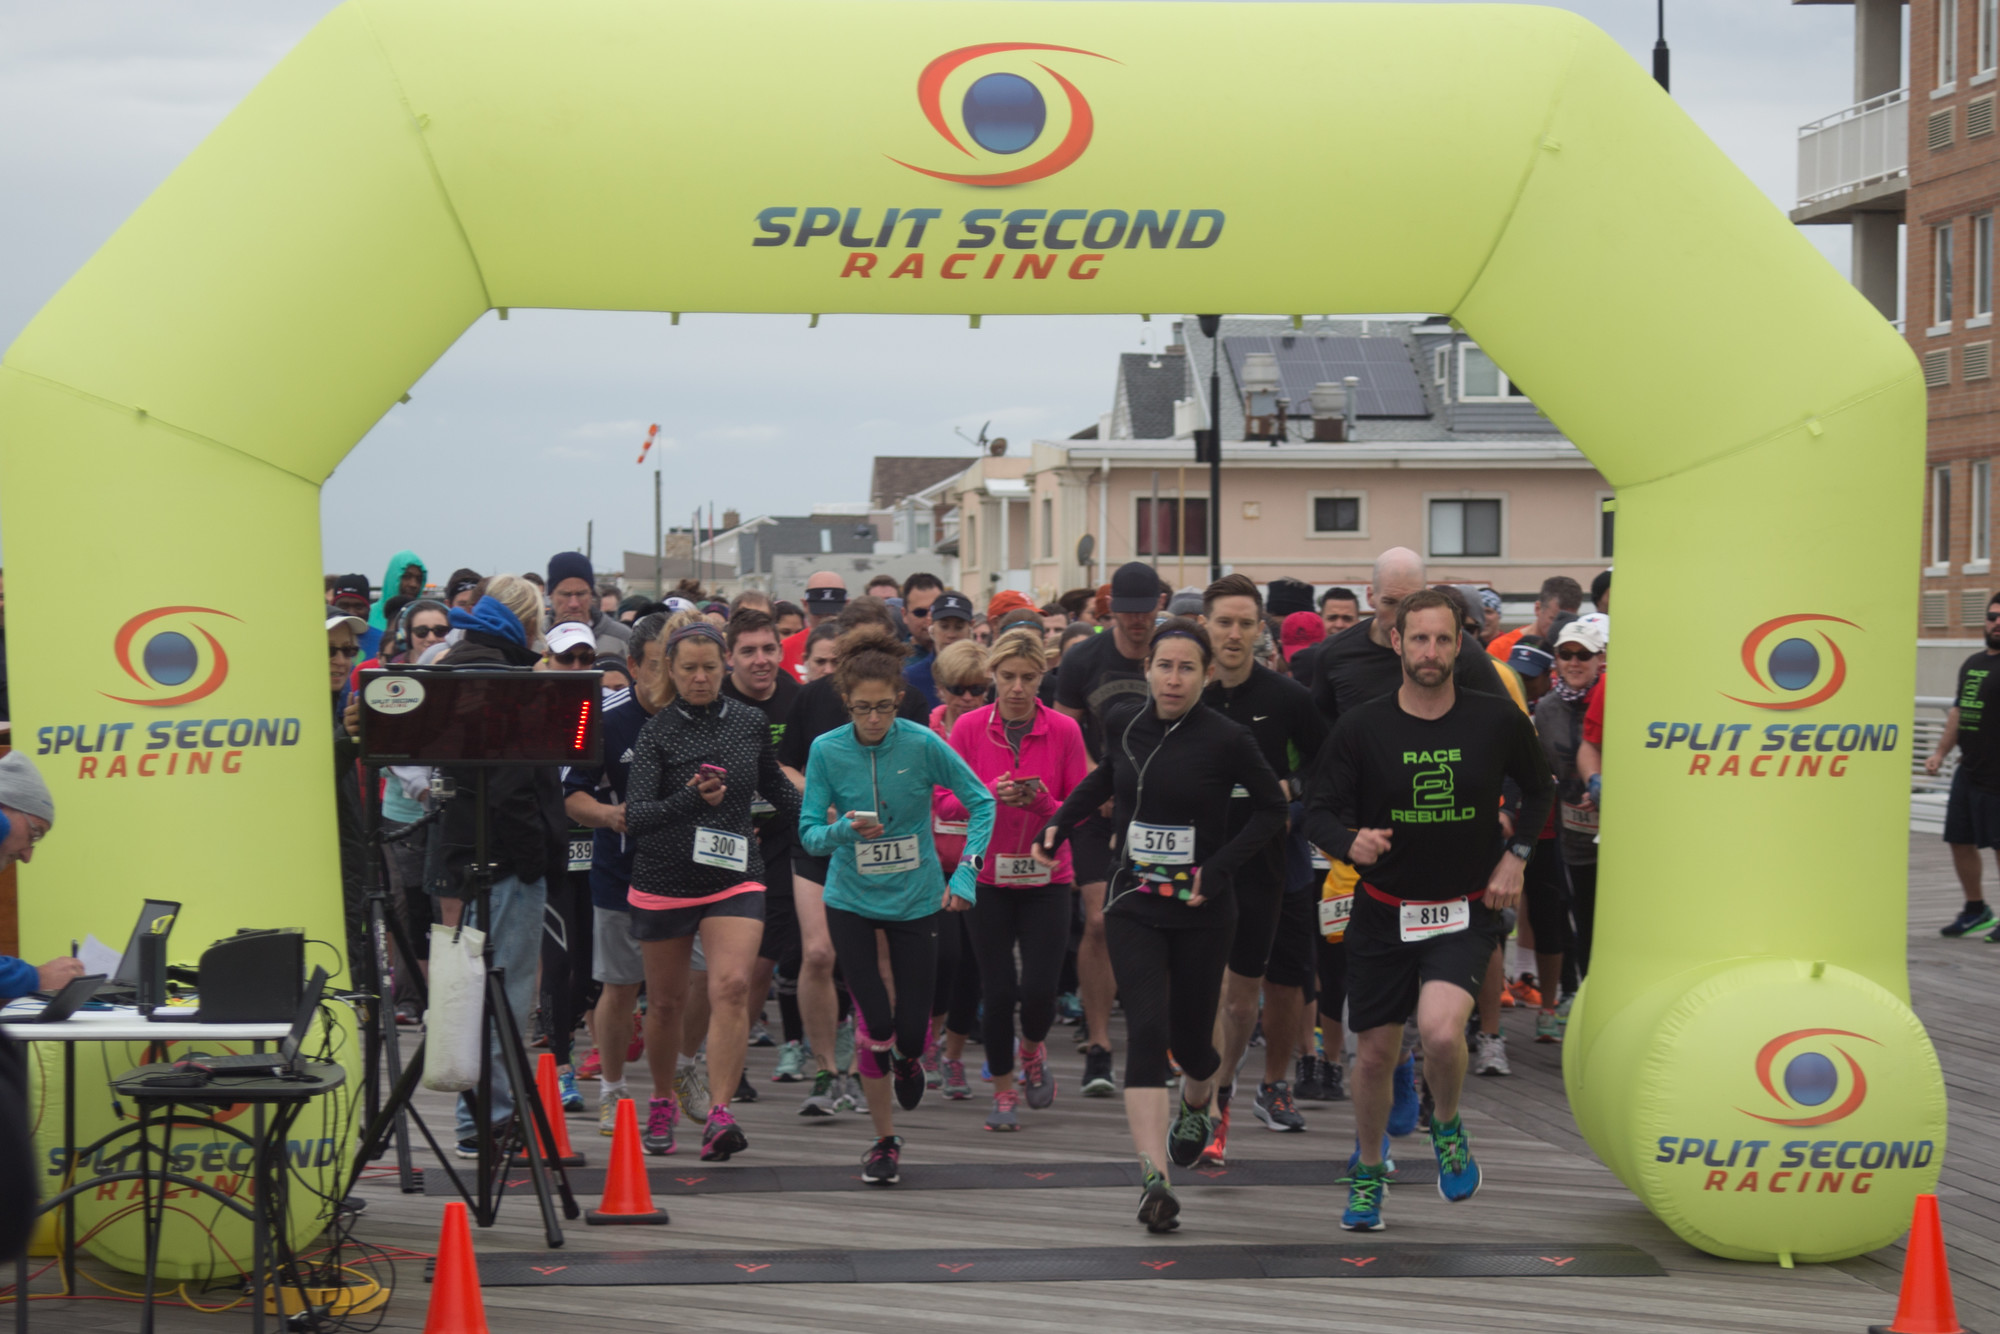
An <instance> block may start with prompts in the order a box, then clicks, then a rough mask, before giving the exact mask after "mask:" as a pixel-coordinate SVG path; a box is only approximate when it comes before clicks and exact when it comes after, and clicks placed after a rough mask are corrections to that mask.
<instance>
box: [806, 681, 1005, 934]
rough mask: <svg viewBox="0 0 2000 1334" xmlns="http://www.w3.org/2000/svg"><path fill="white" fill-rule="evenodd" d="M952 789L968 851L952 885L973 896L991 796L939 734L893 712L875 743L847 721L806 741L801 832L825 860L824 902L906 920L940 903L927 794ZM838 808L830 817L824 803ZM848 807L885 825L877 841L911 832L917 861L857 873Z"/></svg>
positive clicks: (939, 870)
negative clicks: (960, 806)
mask: <svg viewBox="0 0 2000 1334" xmlns="http://www.w3.org/2000/svg"><path fill="white" fill-rule="evenodd" d="M940 787H942V788H949V789H950V790H951V792H952V793H953V794H954V795H955V796H957V798H958V799H959V800H960V801H961V802H963V803H964V804H965V809H966V811H967V813H968V816H969V819H968V821H967V827H966V831H965V854H964V857H963V859H962V860H961V861H960V862H959V863H958V870H956V871H955V872H953V873H952V877H951V886H950V888H951V892H952V893H953V894H954V895H956V896H957V897H959V898H961V899H964V900H965V901H966V902H967V903H970V902H972V901H973V898H974V895H975V894H976V893H977V889H976V888H975V886H976V884H977V882H978V877H979V859H980V858H981V857H982V856H984V855H985V852H986V844H987V842H988V841H989V840H990V839H991V838H992V836H993V794H992V793H991V792H990V791H988V790H987V787H986V784H985V783H984V782H982V781H981V780H980V778H979V775H977V774H975V773H973V772H972V768H971V766H970V765H968V764H966V762H965V761H964V760H962V759H960V758H959V756H958V752H957V751H955V750H953V749H952V748H951V747H950V746H949V745H948V744H946V742H945V740H944V738H943V737H940V736H939V735H938V734H937V733H936V732H933V731H932V730H931V729H930V728H928V727H926V726H924V725H923V724H921V723H913V722H911V721H910V720H909V719H908V718H898V719H896V720H895V722H894V723H893V724H892V725H891V726H890V728H889V734H888V735H887V736H885V737H883V738H882V741H881V744H880V745H875V746H864V745H862V744H861V742H860V741H859V740H858V739H857V738H856V737H855V735H854V724H853V723H849V724H847V725H846V726H845V727H841V728H837V729H835V730H834V731H831V732H828V733H827V734H826V735H825V736H822V737H820V738H819V739H818V740H817V741H814V742H813V744H812V751H811V752H810V753H809V754H808V756H807V757H806V793H805V796H804V797H803V798H801V800H800V809H799V839H800V841H801V842H802V843H804V844H805V848H806V851H807V852H809V853H811V854H812V855H813V856H815V857H826V858H828V859H830V864H829V868H828V870H827V879H826V902H827V905H828V906H829V907H834V908H842V909H845V910H846V911H848V912H851V913H858V914H860V915H861V916H863V917H869V918H873V919H874V920H876V921H878V922H911V921H915V920H917V919H918V918H922V917H928V916H930V915H931V914H932V913H934V912H937V911H938V910H939V909H941V908H942V907H943V906H944V894H943V893H942V891H943V889H944V888H945V884H944V868H943V867H942V866H941V865H940V864H939V862H938V856H937V846H936V844H935V843H933V842H932V840H931V798H932V796H933V790H934V789H936V788H940ZM829 808H831V809H833V810H835V811H839V812H841V814H840V815H839V816H838V817H837V818H836V819H834V820H833V821H832V822H831V823H829V822H828V820H827V811H828V809H829ZM848 811H874V812H875V813H876V818H877V819H879V820H880V821H881V822H882V826H883V832H882V837H881V838H880V839H877V840H875V843H876V844H877V845H888V844H889V843H890V842H891V841H892V840H896V839H904V838H914V839H915V840H916V846H917V864H916V865H915V866H914V867H911V868H910V869H907V870H900V871H891V872H889V873H887V874H877V875H863V874H862V873H861V871H860V869H859V867H858V865H857V863H856V861H855V845H856V844H857V843H859V842H860V836H859V835H857V834H856V833H855V832H854V826H853V824H851V823H850V822H849V821H848V819H847V816H846V812H848Z"/></svg>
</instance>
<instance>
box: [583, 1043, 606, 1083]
mask: <svg viewBox="0 0 2000 1334" xmlns="http://www.w3.org/2000/svg"><path fill="white" fill-rule="evenodd" d="M603 1074H604V1058H603V1057H602V1056H600V1055H599V1054H598V1051H597V1048H595V1047H592V1048H591V1049H590V1055H588V1056H586V1057H584V1058H583V1060H582V1062H581V1063H579V1064H578V1065H577V1067H576V1077H577V1078H578V1079H597V1078H600V1077H602V1076H603Z"/></svg>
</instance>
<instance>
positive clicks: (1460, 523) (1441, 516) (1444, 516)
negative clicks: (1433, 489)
mask: <svg viewBox="0 0 2000 1334" xmlns="http://www.w3.org/2000/svg"><path fill="white" fill-rule="evenodd" d="M1430 546H1431V555H1433V556H1498V555H1499V554H1500V502H1499V501H1498V500H1433V501H1432V502H1431V542H1430Z"/></svg>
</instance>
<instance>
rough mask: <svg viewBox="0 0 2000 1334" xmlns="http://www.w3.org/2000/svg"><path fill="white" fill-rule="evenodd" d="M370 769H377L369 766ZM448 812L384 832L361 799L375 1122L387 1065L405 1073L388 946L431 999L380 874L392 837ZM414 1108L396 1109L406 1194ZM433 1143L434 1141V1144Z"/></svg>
mask: <svg viewBox="0 0 2000 1334" xmlns="http://www.w3.org/2000/svg"><path fill="white" fill-rule="evenodd" d="M369 772H371V773H376V772H379V770H375V769H372V768H371V769H370V771H369ZM443 814H444V808H443V807H442V806H439V807H438V808H437V809H435V810H432V811H430V812H429V813H428V814H426V815H423V816H421V817H419V818H418V819H416V820H413V821H411V822H410V823H409V824H407V825H405V826H403V828H401V829H399V830H398V831H396V832H395V833H393V834H385V833H383V832H382V829H381V825H380V824H379V822H378V821H377V820H376V818H375V803H374V802H372V801H370V802H365V803H363V811H362V818H363V820H364V821H365V822H366V824H367V840H366V841H367V844H368V847H369V849H370V852H371V857H370V861H369V872H368V894H367V903H368V941H369V946H370V949H369V963H370V965H372V967H373V969H374V977H373V978H372V979H369V980H368V981H367V982H366V983H365V985H366V986H367V987H368V989H369V991H370V992H371V993H372V994H371V995H370V996H369V1003H368V1005H367V1007H366V1009H365V1010H364V1013H365V1014H366V1016H367V1029H366V1032H365V1034H364V1041H365V1046H364V1067H365V1070H366V1073H367V1084H366V1089H365V1092H366V1104H365V1105H366V1108H367V1115H368V1118H369V1120H370V1121H371V1122H372V1121H373V1120H374V1118H375V1116H376V1114H377V1113H378V1112H379V1111H380V1110H381V1106H382V1073H383V1069H384V1067H385V1066H386V1067H387V1070H388V1076H389V1082H390V1083H391V1084H395V1083H396V1082H398V1081H400V1080H401V1079H402V1077H403V1041H402V1033H401V1030H400V1029H399V1027H398V1025H397V1020H396V1017H395V1014H396V1003H395V998H394V997H393V996H392V995H391V994H390V992H389V988H388V985H387V983H386V979H387V978H388V977H389V976H390V975H391V962H390V960H391V956H390V947H391V945H392V943H393V945H394V948H395V949H396V951H398V953H399V955H400V958H401V960H402V963H403V967H402V968H401V969H396V970H394V975H395V977H396V979H397V980H398V981H399V982H400V981H402V980H403V979H404V977H405V975H406V974H407V978H408V981H409V982H410V984H411V986H412V987H413V988H414V989H415V991H416V997H417V1001H418V1003H419V1005H422V1006H428V1005H429V1004H430V994H429V992H430V989H429V987H428V986H427V985H426V984H425V982H424V974H423V970H422V968H420V967H419V966H418V964H417V952H416V950H415V949H414V948H413V945H412V941H411V938H410V934H409V928H408V924H407V922H406V921H405V919H404V916H403V912H402V905H401V904H398V903H396V902H395V901H394V900H392V899H391V898H390V896H389V889H388V887H387V886H386V885H384V883H383V879H382V858H383V855H384V854H385V852H386V851H387V848H388V845H389V844H391V843H402V842H405V841H407V840H409V839H412V838H415V837H417V836H418V835H419V834H422V833H424V832H425V831H426V830H428V829H429V828H430V827H431V826H432V825H433V824H435V823H437V820H438V817H439V816H441V815H443ZM414 1114H415V1113H414V1112H413V1111H400V1112H397V1113H396V1115H395V1126H394V1139H395V1145H396V1179H397V1183H398V1185H400V1186H401V1188H402V1191H403V1193H404V1194H405V1195H416V1194H421V1193H422V1191H423V1188H424V1170H423V1169H422V1168H421V1167H417V1166H414V1165H413V1164H412V1163H411V1161H410V1127H409V1117H410V1116H412V1115H414ZM387 1147H388V1146H387V1145H386V1144H383V1145H378V1146H377V1147H376V1152H375V1156H376V1157H378V1158H379V1157H381V1155H382V1154H383V1153H384V1152H385V1151H386V1150H387ZM432 1147H433V1148H435V1147H436V1146H435V1145H433V1146H432Z"/></svg>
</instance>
